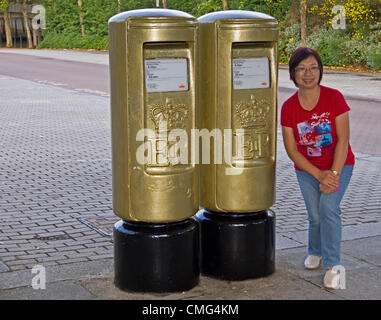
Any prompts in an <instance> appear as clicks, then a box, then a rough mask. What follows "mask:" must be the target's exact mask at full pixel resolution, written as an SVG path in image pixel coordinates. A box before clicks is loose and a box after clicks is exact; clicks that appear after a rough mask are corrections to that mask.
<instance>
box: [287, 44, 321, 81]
mask: <svg viewBox="0 0 381 320" xmlns="http://www.w3.org/2000/svg"><path fill="white" fill-rule="evenodd" d="M309 56H314V57H315V59H316V61H317V63H318V66H319V70H320V76H319V81H318V84H320V81H321V78H322V77H323V63H322V62H321V58H320V56H319V54H318V53H317V52H316V51H315V50H314V49H311V48H307V47H300V48H298V49H296V50H295V51H294V53H293V54H292V55H291V57H290V60H289V62H288V66H289V71H290V79H291V80H292V81H294V83H295V85H296V86H297V87H298V84H297V83H296V81H295V68H296V67H297V65H298V64H299V63H300V62H301V61H302V60H304V59H306V58H308V57H309Z"/></svg>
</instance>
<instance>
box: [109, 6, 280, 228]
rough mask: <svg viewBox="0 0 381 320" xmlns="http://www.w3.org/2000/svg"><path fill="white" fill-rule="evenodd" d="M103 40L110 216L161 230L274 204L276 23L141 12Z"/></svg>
mask: <svg viewBox="0 0 381 320" xmlns="http://www.w3.org/2000/svg"><path fill="white" fill-rule="evenodd" d="M109 36H110V40H109V41H110V47H109V53H110V76H111V121H112V159H113V166H112V167H113V208H114V213H115V214H116V215H117V216H119V217H120V218H122V219H124V220H130V221H141V222H151V223H167V222H175V221H181V220H184V219H187V218H189V217H191V216H193V215H194V214H195V213H196V212H197V211H198V210H199V206H200V205H201V206H202V207H204V208H206V209H208V210H212V211H220V212H255V211H260V210H266V209H268V208H269V207H270V206H271V205H272V204H273V203H274V200H275V157H276V117H277V94H276V93H277V73H278V71H277V38H278V25H277V21H276V20H275V19H274V18H272V17H270V16H267V15H264V14H261V13H256V12H248V11H224V12H216V13H212V14H208V15H205V16H203V17H201V18H199V19H198V20H196V19H195V18H194V17H192V16H190V15H188V14H186V13H184V12H181V11H176V10H160V9H143V10H134V11H128V12H124V13H121V14H119V15H116V16H114V17H113V18H112V19H110V21H109ZM208 145H209V147H210V148H209V149H208V148H207V146H208ZM200 150H201V151H202V152H199V151H200ZM209 152H210V153H209ZM205 153H209V154H208V157H204V156H205ZM208 158H209V159H208ZM205 159H207V160H209V161H205ZM205 162H207V163H205ZM208 162H209V163H208Z"/></svg>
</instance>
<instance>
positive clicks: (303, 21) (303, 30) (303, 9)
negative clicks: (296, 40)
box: [300, 0, 307, 45]
mask: <svg viewBox="0 0 381 320" xmlns="http://www.w3.org/2000/svg"><path fill="white" fill-rule="evenodd" d="M300 37H301V40H302V45H304V43H305V41H306V40H307V0H300Z"/></svg>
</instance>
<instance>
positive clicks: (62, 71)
mask: <svg viewBox="0 0 381 320" xmlns="http://www.w3.org/2000/svg"><path fill="white" fill-rule="evenodd" d="M0 74H2V75H5V76H9V77H14V78H19V79H24V80H31V81H35V82H39V83H45V84H49V85H55V86H59V87H63V88H67V89H71V90H77V91H82V92H88V93H93V94H98V95H108V93H109V71H108V66H106V65H100V64H95V63H82V62H77V61H71V60H59V59H54V58H48V57H37V56H30V55H22V54H12V53H0Z"/></svg>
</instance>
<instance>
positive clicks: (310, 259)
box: [304, 254, 321, 270]
mask: <svg viewBox="0 0 381 320" xmlns="http://www.w3.org/2000/svg"><path fill="white" fill-rule="evenodd" d="M320 262H321V257H318V256H315V255H313V254H309V255H308V256H307V258H306V260H305V261H304V267H305V268H306V269H307V270H314V269H317V268H319V267H320Z"/></svg>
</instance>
